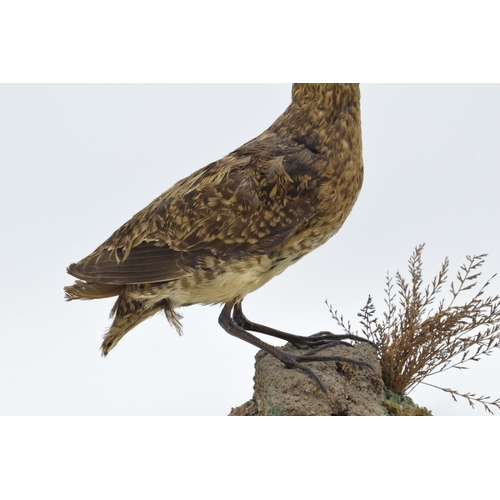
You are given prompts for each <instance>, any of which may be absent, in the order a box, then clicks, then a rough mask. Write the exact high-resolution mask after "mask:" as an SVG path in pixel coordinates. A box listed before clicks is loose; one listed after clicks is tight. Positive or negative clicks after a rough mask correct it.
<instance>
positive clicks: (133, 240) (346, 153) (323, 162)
mask: <svg viewBox="0 0 500 500" xmlns="http://www.w3.org/2000/svg"><path fill="white" fill-rule="evenodd" d="M362 181H363V159H362V152H361V120H360V92H359V85H358V84H351V83H344V84H342V83H317V84H315V83H296V84H293V87H292V102H291V104H290V105H289V106H288V108H287V109H286V110H285V112H284V113H283V114H282V115H281V116H280V117H279V118H278V119H277V120H276V121H275V122H274V123H273V124H272V125H271V126H270V127H269V128H268V129H267V130H266V131H265V132H263V133H262V134H261V135H259V136H258V137H256V138H255V139H253V140H251V141H249V142H247V143H246V144H244V145H243V146H241V147H240V148H238V149H236V150H235V151H233V152H232V153H230V154H228V155H227V156H225V157H224V158H222V159H220V160H218V161H216V162H214V163H211V164H210V165H208V166H206V167H205V168H202V169H201V170H198V171H197V172H194V173H193V174H192V175H190V176H189V177H186V178H185V179H182V180H181V181H179V182H177V183H176V184H174V185H173V186H172V187H171V188H170V189H168V190H167V191H165V192H164V193H163V194H162V195H160V196H159V197H158V198H156V199H155V200H153V201H152V202H151V203H150V204H149V205H148V206H147V207H145V208H144V209H143V210H141V211H140V212H139V213H137V214H136V215H134V216H133V217H132V218H131V219H130V220H129V221H128V222H126V223H125V224H124V225H123V226H122V227H120V228H119V229H118V230H116V231H115V232H114V233H113V234H112V235H111V237H110V238H109V239H107V240H106V241H105V242H104V243H103V244H102V245H100V246H99V247H98V248H97V249H96V250H95V251H94V252H92V253H91V254H90V255H89V256H88V257H86V258H84V259H82V260H81V261H80V262H77V263H76V264H71V265H70V266H69V267H68V269H67V271H68V273H69V274H71V275H73V276H75V277H76V278H79V279H78V280H76V282H75V284H74V285H72V286H67V287H65V291H66V299H67V300H73V299H84V300H85V299H99V298H104V297H112V296H118V299H117V300H116V303H115V304H114V306H113V308H112V311H111V314H112V315H114V320H113V323H112V325H111V327H110V328H109V331H108V332H107V333H106V334H105V336H104V341H103V343H102V347H101V349H102V353H103V355H104V356H106V355H107V354H108V353H109V351H110V350H111V349H113V347H115V346H116V344H117V343H118V342H119V340H120V339H121V338H122V337H123V336H124V335H125V334H126V333H127V332H129V331H130V330H131V329H132V328H134V327H135V326H137V325H138V324H139V323H140V322H142V321H144V320H145V319H147V318H149V317H150V316H153V315H154V314H156V313H157V312H160V311H163V312H164V313H165V315H166V317H167V319H168V321H169V322H170V323H171V324H172V325H173V326H174V327H175V328H176V330H177V331H178V332H179V333H181V324H180V318H181V316H180V315H179V313H178V312H177V311H176V309H177V308H178V307H180V306H189V305H192V304H224V307H223V309H222V313H221V315H220V317H219V323H220V325H221V326H222V327H223V328H224V329H225V330H226V332H228V333H230V334H231V335H234V336H236V337H238V338H240V339H242V340H245V341H246V342H249V343H250V344H253V345H254V346H256V347H258V348H260V349H263V350H264V351H266V352H268V353H269V354H272V355H273V356H275V357H277V358H278V359H279V360H281V361H282V362H283V363H284V364H285V365H286V366H287V367H288V368H292V367H295V368H299V369H301V370H303V371H305V372H307V373H308V374H309V375H310V376H311V377H312V378H313V379H314V380H315V381H316V382H317V383H318V385H319V386H320V387H321V389H322V390H323V391H325V392H326V389H325V386H324V384H323V383H322V381H321V380H320V379H319V377H318V376H317V375H316V373H315V372H314V371H313V370H312V369H311V368H310V367H308V366H306V365H304V364H302V363H304V362H308V361H323V360H326V361H330V360H331V361H341V362H346V361H347V362H350V363H352V364H355V365H358V366H368V367H369V365H367V364H366V363H363V362H361V361H356V360H353V359H350V358H346V357H342V356H321V355H318V354H317V353H318V352H319V351H321V350H322V349H324V348H326V347H328V346H331V345H333V344H334V343H338V342H342V340H343V339H346V338H352V339H354V340H362V341H366V339H362V338H358V337H355V336H346V335H334V334H331V333H329V332H321V333H320V334H316V335H313V336H311V337H302V336H299V335H292V334H289V333H285V332H281V331H278V330H274V329H272V328H268V327H266V326H263V325H259V324H257V323H253V322H252V321H250V320H248V319H247V318H246V317H245V316H244V315H243V311H242V306H241V303H242V300H243V299H244V297H245V296H246V295H247V294H249V293H250V292H253V291H254V290H257V289H258V288H260V287H261V286H262V285H264V284H265V283H267V282H268V281H269V280H270V279H272V278H274V277H275V276H277V275H278V274H280V273H282V272H283V271H284V270H285V269H286V268H287V267H288V266H290V265H291V264H294V263H295V262H297V261H298V260H299V259H301V258H302V257H303V256H304V255H306V254H308V253H309V252H311V251H312V250H314V249H315V248H317V247H319V246H320V245H322V244H323V243H325V242H326V241H328V240H329V239H330V238H331V237H332V236H333V235H334V234H335V233H336V232H337V231H338V230H339V229H340V227H341V226H342V224H343V223H344V221H345V220H346V218H347V216H348V215H349V213H350V211H351V209H352V207H353V205H354V203H355V201H356V199H357V197H358V194H359V191H360V189H361V185H362ZM249 331H253V332H258V333H263V334H267V335H272V336H275V337H277V338H280V339H283V340H287V341H289V342H291V343H292V344H294V345H296V346H298V347H307V346H309V347H310V348H311V350H310V351H309V352H307V353H305V354H304V355H300V356H294V355H291V354H288V353H285V352H284V351H282V350H281V349H279V348H277V347H274V346H272V345H269V344H267V343H265V342H264V341H262V340H261V339H259V338H258V337H256V336H254V335H253V334H251V333H250V332H249Z"/></svg>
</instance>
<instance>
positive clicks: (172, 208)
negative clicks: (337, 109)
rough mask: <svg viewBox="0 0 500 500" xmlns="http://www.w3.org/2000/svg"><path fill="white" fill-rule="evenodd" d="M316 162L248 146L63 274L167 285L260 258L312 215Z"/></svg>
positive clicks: (267, 143)
mask: <svg viewBox="0 0 500 500" xmlns="http://www.w3.org/2000/svg"><path fill="white" fill-rule="evenodd" d="M317 163H318V160H317V157H316V155H315V154H314V153H312V152H311V151H309V150H308V149H306V148H305V147H304V146H302V145H298V144H289V143H288V144H287V143H283V144H277V141H276V140H275V139H273V138H268V139H261V140H254V141H250V142H249V143H247V144H246V145H244V146H242V147H241V148H239V149H238V150H236V151H235V152H233V153H231V154H229V155H228V156H226V157H224V158H222V159H221V160H219V161H217V162H215V163H212V164H210V165H208V166H207V167H205V168H203V169H201V170H199V171H197V172H195V173H194V174H192V175H191V176H189V177H187V178H186V179H183V180H182V181H179V182H178V183H177V184H175V185H174V186H173V187H172V188H170V189H169V190H168V191H166V192H165V193H163V194H162V195H161V196H159V197H158V198H157V199H156V200H154V201H153V202H152V203H151V204H150V205H148V206H147V207H146V208H145V209H143V210H142V211H141V212H139V213H138V214H136V215H135V216H134V217H133V218H132V219H131V220H130V221H128V222H127V223H126V224H124V225H123V226H122V227H121V228H120V229H118V230H117V231H115V233H114V234H113V235H112V236H111V237H110V238H109V239H108V240H107V241H106V242H104V243H103V244H102V245H101V246H100V247H99V248H97V249H96V250H95V251H94V252H93V253H92V254H90V255H89V256H88V257H86V258H85V259H83V260H82V261H80V262H78V263H76V264H71V266H70V267H69V268H68V272H69V273H70V274H72V275H74V276H76V277H78V278H81V279H85V280H87V281H90V282H96V283H112V284H133V283H152V282H160V281H169V280H172V279H177V278H180V277H182V276H184V275H186V274H188V273H189V272H190V269H192V268H196V267H198V266H200V265H203V262H204V260H205V259H206V258H207V257H211V258H214V257H215V258H217V259H220V260H222V261H227V260H232V259H244V257H245V256H246V255H250V254H265V253H268V252H270V251H272V250H273V249H274V248H276V247H277V246H278V245H280V244H282V243H283V242H284V241H285V240H286V239H287V238H288V237H289V236H290V235H291V234H292V233H293V232H294V231H295V230H297V228H298V227H300V225H301V224H303V223H304V222H305V221H307V220H309V219H310V218H311V217H312V216H313V215H314V214H315V213H316V212H317V203H316V201H317V200H316V197H317V185H316V184H317V183H316V178H317Z"/></svg>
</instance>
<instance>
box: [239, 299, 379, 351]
mask: <svg viewBox="0 0 500 500" xmlns="http://www.w3.org/2000/svg"><path fill="white" fill-rule="evenodd" d="M241 303H242V301H240V302H237V303H236V304H235V305H234V309H233V319H234V321H235V323H236V324H237V325H238V326H240V327H241V328H243V329H245V330H250V331H252V332H257V333H263V334H265V335H271V336H273V337H276V338H278V339H282V340H286V341H287V342H290V344H292V345H293V346H295V347H297V348H299V349H300V348H304V347H306V348H307V347H311V348H313V351H310V352H309V353H307V354H315V353H317V352H319V351H321V350H323V349H326V348H327V347H333V346H335V345H339V344H342V345H346V346H349V347H352V344H349V343H348V342H344V341H345V340H354V341H357V342H366V343H368V344H370V345H371V346H372V347H374V348H375V349H377V345H376V344H375V343H373V342H371V341H370V340H368V339H365V338H363V337H358V336H357V335H351V334H334V333H330V332H319V333H315V334H314V335H311V336H310V337H304V336H302V335H294V334H292V333H286V332H282V331H280V330H275V329H274V328H270V327H268V326H265V325H259V324H258V323H254V322H253V321H250V320H249V319H248V318H247V317H246V316H245V315H244V314H243V307H242V305H241Z"/></svg>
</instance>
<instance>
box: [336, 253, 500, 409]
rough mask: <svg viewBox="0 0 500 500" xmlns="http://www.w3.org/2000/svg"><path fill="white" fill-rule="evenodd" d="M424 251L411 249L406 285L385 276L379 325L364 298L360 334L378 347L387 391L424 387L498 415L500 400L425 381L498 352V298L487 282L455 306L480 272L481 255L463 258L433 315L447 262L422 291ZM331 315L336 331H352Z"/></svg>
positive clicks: (403, 391)
mask: <svg viewBox="0 0 500 500" xmlns="http://www.w3.org/2000/svg"><path fill="white" fill-rule="evenodd" d="M423 249H424V245H419V246H417V247H416V248H415V250H414V252H413V254H412V255H411V257H410V259H409V261H408V271H409V274H410V280H409V281H407V280H406V279H405V278H404V277H403V276H402V275H401V273H399V271H398V272H397V273H396V275H395V278H392V277H390V276H389V275H387V277H386V287H385V299H384V301H385V305H386V310H385V311H384V313H383V317H382V319H380V320H379V319H378V318H376V316H375V315H376V309H375V305H374V304H373V301H372V298H371V297H370V296H369V297H368V300H367V303H366V305H365V306H364V307H363V308H362V309H361V311H360V312H359V313H358V317H359V318H360V319H359V322H360V325H361V333H362V334H364V335H365V336H366V337H367V338H368V339H369V340H371V341H373V342H375V343H376V344H377V345H378V347H379V359H380V363H381V365H382V378H383V380H384V383H385V385H386V387H387V388H389V389H390V390H392V391H394V392H396V393H398V394H409V393H410V392H411V391H412V390H413V389H414V388H415V387H416V386H417V385H418V384H421V383H422V384H426V385H429V386H431V387H436V388H438V389H441V390H443V391H445V392H448V393H449V394H450V395H451V396H452V397H453V399H454V400H455V401H456V396H460V397H463V398H465V399H467V400H468V402H469V404H470V405H471V406H472V407H474V402H478V403H481V404H483V406H484V408H485V409H486V410H487V411H488V412H490V413H492V412H491V409H490V406H494V407H496V408H499V409H500V398H499V399H496V400H491V398H489V397H487V396H476V395H475V394H471V393H465V394H462V393H459V392H458V391H456V390H454V389H448V388H446V389H445V388H442V387H438V386H435V385H432V384H429V383H428V382H424V379H426V378H427V377H430V376H431V375H436V374H437V373H441V372H444V371H446V370H449V369H451V368H456V369H460V370H462V369H466V368H467V367H466V366H464V365H465V364H466V363H468V362H470V361H479V360H480V359H481V357H482V356H488V355H490V354H491V353H492V351H493V349H495V348H498V347H500V297H499V296H498V295H496V296H494V297H485V290H486V288H487V287H488V286H489V285H490V283H491V280H492V279H493V278H494V276H495V275H494V276H492V277H491V278H490V279H489V280H487V281H486V283H485V284H484V285H483V286H482V287H481V288H479V290H478V291H477V292H476V293H475V295H473V296H472V298H469V299H468V300H466V301H465V302H464V303H463V304H461V305H457V302H458V298H459V296H460V297H462V296H463V294H464V292H467V291H470V290H472V289H474V288H476V287H477V285H478V280H479V278H480V276H481V270H480V268H481V266H482V265H483V264H484V262H485V258H486V254H481V255H473V256H467V257H466V263H465V264H463V265H462V266H461V267H460V270H459V271H458V273H457V276H456V280H455V281H453V282H452V283H451V286H450V293H451V300H449V302H447V303H446V302H445V300H444V299H442V300H441V301H440V302H439V303H438V304H437V306H435V308H434V309H433V308H432V306H434V305H435V304H434V303H435V301H436V299H437V296H438V295H439V293H440V292H441V291H442V289H443V285H444V284H445V283H446V281H447V277H448V271H449V260H448V258H446V259H445V260H444V262H443V264H442V265H441V269H440V270H439V272H438V274H437V276H435V277H434V279H433V280H432V282H431V283H430V285H427V286H426V287H424V284H423V279H422V252H423ZM329 309H330V312H331V314H332V317H333V318H334V319H335V321H336V322H337V323H338V324H339V326H340V327H341V328H342V329H343V330H344V331H345V332H346V333H350V334H356V333H358V332H353V331H352V329H351V325H350V324H349V323H347V326H346V325H345V323H344V319H343V317H342V316H339V315H338V313H337V311H333V309H332V307H331V306H330V305H329Z"/></svg>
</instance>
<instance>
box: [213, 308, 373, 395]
mask: <svg viewBox="0 0 500 500" xmlns="http://www.w3.org/2000/svg"><path fill="white" fill-rule="evenodd" d="M238 305H239V303H236V304H235V302H234V301H231V302H228V303H227V304H225V305H224V308H223V309H222V312H221V314H220V316H219V324H220V325H221V326H222V328H224V330H225V331H226V332H227V333H229V334H230V335H233V336H235V337H237V338H239V339H241V340H244V341H245V342H248V343H250V344H252V345H254V346H255V347H258V348H259V349H262V350H263V351H265V352H267V353H268V354H271V355H273V356H274V357H275V358H277V359H279V360H280V361H281V362H282V363H283V364H284V365H285V366H286V367H287V368H298V369H299V370H302V371H304V372H306V373H307V374H308V375H309V376H310V377H311V378H312V379H313V380H314V381H315V382H316V383H317V384H318V386H319V388H320V389H321V390H322V391H323V392H324V393H325V394H327V390H326V387H325V385H324V384H323V382H322V381H321V379H320V378H319V377H318V375H317V374H316V373H315V372H314V370H312V369H311V368H309V367H308V366H305V365H303V364H302V362H308V361H337V362H340V363H351V364H353V365H356V366H359V367H364V368H370V369H371V370H373V368H372V367H371V366H370V365H369V364H368V363H365V362H364V361H357V360H354V359H350V358H346V357H344V356H316V355H315V353H316V352H317V351H319V350H322V349H324V348H325V347H324V346H323V345H321V346H320V347H318V348H317V349H315V350H313V351H310V352H307V353H305V354H304V355H294V354H290V353H287V352H285V351H282V350H281V349H278V348H277V347H274V346H272V345H269V344H267V343H266V342H264V341H263V340H261V339H259V338H258V337H255V335H252V334H251V333H249V332H248V331H247V330H246V329H245V328H243V327H242V326H241V325H239V324H238V323H237V322H236V320H235V319H234V316H235V315H236V316H238V314H237V313H238V311H235V312H234V314H233V317H231V310H232V309H233V307H234V308H235V309H236V308H237V306H238ZM239 311H240V313H241V306H240V307H239ZM241 315H242V313H241ZM243 317H244V316H243ZM257 326H261V325H257ZM263 328H267V327H263ZM269 330H272V329H269ZM273 331H277V330H273ZM260 333H265V332H260ZM278 333H282V332H278ZM284 335H285V336H288V335H290V334H284ZM293 337H296V336H293ZM279 338H283V339H284V340H287V337H279ZM299 338H301V337H299ZM327 347H328V346H327Z"/></svg>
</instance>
